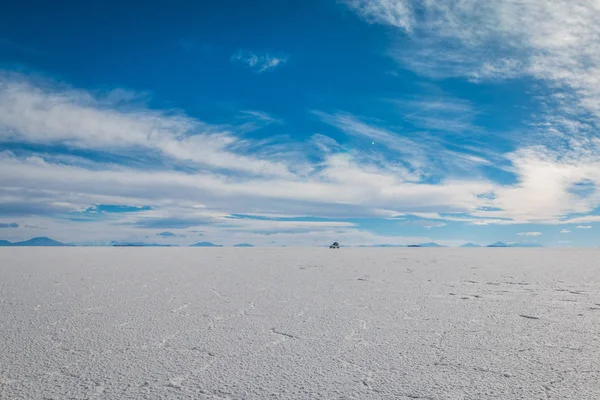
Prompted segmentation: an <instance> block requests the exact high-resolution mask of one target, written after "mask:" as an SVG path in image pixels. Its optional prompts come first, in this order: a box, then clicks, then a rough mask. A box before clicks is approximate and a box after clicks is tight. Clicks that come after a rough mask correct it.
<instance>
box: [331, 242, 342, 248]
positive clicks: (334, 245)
mask: <svg viewBox="0 0 600 400" xmlns="http://www.w3.org/2000/svg"><path fill="white" fill-rule="evenodd" d="M329 248H330V249H339V248H340V244H339V243H338V242H333V244H332V245H330V246H329Z"/></svg>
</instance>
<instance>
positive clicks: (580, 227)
mask: <svg viewBox="0 0 600 400" xmlns="http://www.w3.org/2000/svg"><path fill="white" fill-rule="evenodd" d="M577 229H592V227H591V226H590V225H579V226H578V227H577Z"/></svg>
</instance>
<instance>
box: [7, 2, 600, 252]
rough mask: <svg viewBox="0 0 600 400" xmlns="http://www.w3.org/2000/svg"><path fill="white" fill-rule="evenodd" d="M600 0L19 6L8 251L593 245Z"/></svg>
mask: <svg viewBox="0 0 600 400" xmlns="http://www.w3.org/2000/svg"><path fill="white" fill-rule="evenodd" d="M599 17H600V9H599V8H598V7H596V6H594V4H593V3H592V2H589V3H588V2H583V3H581V4H578V5H577V6H574V5H573V4H572V2H571V1H567V0H558V1H554V2H548V1H546V0H524V1H522V2H519V3H518V4H516V2H513V1H509V0H506V1H496V2H486V3H484V4H482V3H481V2H479V1H476V0H461V1H458V0H443V1H442V0H426V1H416V0H414V1H413V0H372V1H365V0H345V1H335V0H331V1H329V0H320V1H285V2H282V1H254V2H244V1H219V2H191V1H188V2H178V1H174V2H168V3H167V2H152V1H149V2H143V3H142V2H139V3H138V2H111V1H106V2H100V3H99V2H91V1H62V2H58V3H52V4H50V3H48V2H35V1H34V2H16V1H15V2H9V3H8V4H7V5H5V6H4V7H3V12H2V13H1V14H0V171H1V173H0V239H8V240H22V239H27V238H30V237H33V236H50V237H53V238H55V239H57V240H61V241H65V242H75V243H82V244H83V243H88V244H90V243H92V244H93V243H96V244H102V243H109V242H110V241H132V242H140V241H145V242H152V243H171V244H180V245H184V244H191V243H194V242H197V241H211V242H215V243H219V244H224V245H232V244H236V243H253V244H255V245H263V246H278V245H288V246H292V245H322V244H327V243H329V242H331V241H334V240H337V241H339V242H340V243H342V244H348V245H361V244H367V245H368V244H384V243H385V244H413V243H420V242H426V241H437V242H439V243H443V244H448V245H459V244H462V243H465V242H475V243H480V244H487V243H491V242H495V241H505V242H528V243H529V242H535V243H541V244H544V245H547V246H592V245H596V244H597V242H598V240H597V239H598V234H597V233H596V232H597V230H598V229H597V222H598V221H600V213H599V212H598V210H599V206H600V192H598V190H597V189H596V188H597V185H598V184H599V183H600V151H599V150H600V140H599V138H598V134H597V122H598V118H599V117H600V89H599V88H600V84H599V83H600V82H599V80H600V78H599V77H600V45H598V43H600V28H599V27H598V26H597V24H596V21H597V20H598V18H599Z"/></svg>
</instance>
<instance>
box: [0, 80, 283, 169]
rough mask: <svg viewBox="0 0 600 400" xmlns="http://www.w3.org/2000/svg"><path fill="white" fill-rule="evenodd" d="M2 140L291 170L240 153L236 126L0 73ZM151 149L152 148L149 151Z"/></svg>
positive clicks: (200, 163)
mask: <svg viewBox="0 0 600 400" xmlns="http://www.w3.org/2000/svg"><path fill="white" fill-rule="evenodd" d="M0 126H1V127H2V128H3V129H2V130H0V140H3V141H21V142H29V143H41V144H61V145H66V146H70V147H74V148H83V149H94V150H102V151H109V152H112V153H117V154H118V153H119V152H125V151H127V150H131V149H139V148H144V149H146V150H149V151H151V152H157V153H159V154H161V155H163V156H165V157H170V158H173V159H176V160H180V161H184V162H192V163H195V164H197V165H198V166H207V167H210V168H214V169H226V170H234V171H240V172H245V173H250V174H265V175H279V176H285V175H288V176H289V175H290V174H291V173H290V171H289V169H288V168H287V167H286V165H284V164H283V163H281V162H278V161H268V160H265V159H260V158H258V157H254V156H248V155H245V154H240V153H238V152H236V151H235V148H236V146H238V145H240V144H243V142H241V141H240V140H239V139H237V138H236V137H235V136H234V135H233V134H232V132H229V131H227V130H224V131H221V132H219V131H217V129H218V127H214V126H210V125H208V124H205V123H203V122H201V121H198V120H196V119H192V118H190V117H188V116H185V115H182V114H177V113H167V112H159V111H153V110H150V109H148V108H144V107H136V108H135V109H130V108H123V109H120V108H119V107H118V105H115V104H113V103H112V102H108V103H107V101H106V100H105V99H98V98H95V97H93V96H92V95H91V94H90V93H88V92H86V91H82V90H75V89H71V88H64V87H59V86H56V85H52V84H49V83H47V82H44V84H38V85H34V84H33V83H32V82H30V81H27V80H26V79H25V78H24V77H22V76H14V75H12V76H7V75H1V74H0ZM150 154H152V153H150Z"/></svg>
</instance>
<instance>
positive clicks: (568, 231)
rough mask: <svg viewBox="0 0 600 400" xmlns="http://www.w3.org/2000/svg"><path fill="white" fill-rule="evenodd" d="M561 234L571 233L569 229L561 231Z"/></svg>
mask: <svg viewBox="0 0 600 400" xmlns="http://www.w3.org/2000/svg"><path fill="white" fill-rule="evenodd" d="M560 233H571V231H570V230H568V229H561V230H560Z"/></svg>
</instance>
